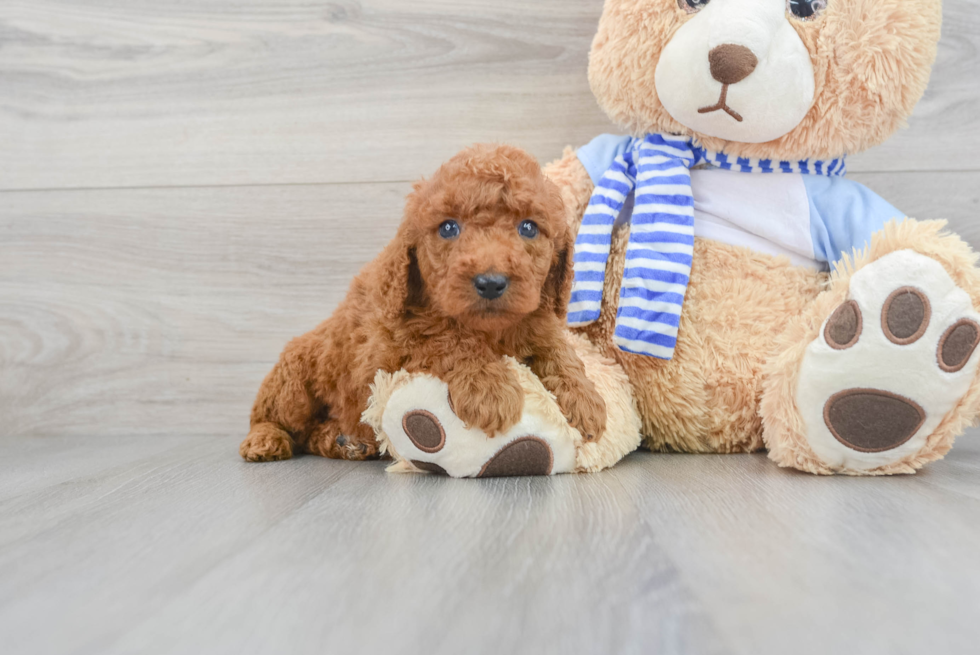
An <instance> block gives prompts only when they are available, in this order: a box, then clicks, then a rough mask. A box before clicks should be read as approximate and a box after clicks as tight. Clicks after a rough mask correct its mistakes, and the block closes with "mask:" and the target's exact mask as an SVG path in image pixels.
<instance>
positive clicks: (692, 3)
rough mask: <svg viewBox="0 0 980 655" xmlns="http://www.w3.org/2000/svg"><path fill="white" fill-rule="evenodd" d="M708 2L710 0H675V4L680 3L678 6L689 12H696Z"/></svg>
mask: <svg viewBox="0 0 980 655" xmlns="http://www.w3.org/2000/svg"><path fill="white" fill-rule="evenodd" d="M709 2H711V0H677V4H678V5H680V8H681V9H683V10H684V11H686V12H687V13H689V14H696V13H697V12H699V11H701V10H702V9H704V8H705V7H707V6H708V3H709Z"/></svg>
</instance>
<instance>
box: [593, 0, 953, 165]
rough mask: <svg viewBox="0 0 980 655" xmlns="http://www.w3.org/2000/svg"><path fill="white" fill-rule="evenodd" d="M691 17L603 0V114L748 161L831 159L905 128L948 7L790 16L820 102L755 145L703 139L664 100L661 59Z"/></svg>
mask: <svg viewBox="0 0 980 655" xmlns="http://www.w3.org/2000/svg"><path fill="white" fill-rule="evenodd" d="M693 18H694V17H693V16H692V15H691V14H689V13H688V12H686V11H684V10H683V9H681V8H680V6H679V5H678V2H677V0H606V4H605V10H604V12H603V15H602V20H601V22H600V24H599V31H598V33H597V34H596V37H595V41H594V42H593V47H592V53H591V57H590V66H589V80H590V82H591V84H592V89H593V91H594V93H595V95H596V98H597V99H598V100H599V104H600V105H601V106H602V107H603V109H605V111H606V113H607V114H609V116H610V117H611V118H612V119H613V120H614V121H615V122H616V123H618V124H619V125H620V126H621V127H622V128H623V129H625V130H627V131H628V132H630V133H631V134H633V135H634V136H642V135H645V134H648V133H650V132H670V133H674V134H685V135H691V136H696V137H699V139H700V141H701V142H702V143H703V144H704V145H705V146H706V147H707V148H708V149H710V150H717V151H724V152H726V153H728V154H730V155H739V156H744V157H770V158H773V159H802V158H807V157H817V158H833V157H838V156H840V155H843V154H853V153H856V152H860V151H862V150H866V149H868V148H870V147H872V146H874V145H877V144H880V143H882V142H883V141H885V139H887V138H888V137H889V136H891V135H892V134H893V133H894V132H895V130H897V129H898V128H899V127H902V126H903V125H904V124H905V121H906V119H907V117H908V116H909V115H910V114H911V113H912V109H913V107H914V106H915V104H916V102H918V100H919V98H920V97H921V96H922V94H923V92H924V91H925V88H926V85H927V84H928V81H929V74H930V71H931V67H932V64H933V61H934V60H935V56H936V46H937V43H938V41H939V34H940V24H941V20H942V3H941V2H940V0H830V2H829V3H828V6H827V9H826V10H825V11H824V12H823V13H822V14H821V15H820V16H819V17H817V18H815V19H814V20H810V21H800V20H796V19H795V18H790V17H787V20H789V21H790V23H791V24H792V26H793V28H794V29H795V30H796V31H797V33H798V34H799V36H800V38H801V39H802V41H803V43H804V44H805V45H806V48H807V50H809V52H810V57H811V61H812V64H813V68H814V73H815V82H816V92H815V100H814V103H813V106H812V107H811V108H810V111H809V113H808V114H807V115H806V116H805V118H804V119H803V121H802V122H800V124H799V125H798V126H797V127H796V128H795V129H793V130H792V131H790V132H789V133H787V134H785V135H783V136H782V137H779V138H778V139H775V140H773V141H769V142H766V143H758V144H749V143H739V142H735V141H726V140H723V139H717V138H711V137H706V136H703V135H699V134H697V133H695V132H693V131H692V130H690V129H688V128H687V127H685V126H684V125H682V124H680V123H679V122H677V121H676V120H674V118H673V117H671V115H670V114H669V113H667V111H666V110H665V109H664V107H663V105H662V104H661V102H660V98H659V96H658V93H657V89H656V86H655V83H654V73H655V70H656V68H657V62H658V61H659V57H660V53H661V51H662V50H663V49H664V47H665V46H666V44H667V43H668V42H669V41H670V40H671V38H672V37H673V36H674V34H675V33H676V32H677V30H678V29H679V28H680V27H681V25H683V24H684V23H685V22H687V21H689V20H692V19H693ZM692 65H694V64H693V63H692ZM704 65H705V66H706V65H707V62H705V63H704Z"/></svg>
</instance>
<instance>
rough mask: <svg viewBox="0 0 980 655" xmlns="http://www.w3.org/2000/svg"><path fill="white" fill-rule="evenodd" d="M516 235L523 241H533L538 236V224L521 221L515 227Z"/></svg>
mask: <svg viewBox="0 0 980 655" xmlns="http://www.w3.org/2000/svg"><path fill="white" fill-rule="evenodd" d="M517 233H518V234H520V235H521V236H522V237H524V238H525V239H533V238H534V237H536V236H538V224H537V223H535V222H534V221H522V222H521V224H520V225H518V226H517Z"/></svg>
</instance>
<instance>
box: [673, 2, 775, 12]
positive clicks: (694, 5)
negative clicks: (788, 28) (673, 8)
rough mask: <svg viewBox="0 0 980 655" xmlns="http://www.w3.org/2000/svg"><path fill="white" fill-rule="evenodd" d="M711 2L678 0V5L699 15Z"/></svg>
mask: <svg viewBox="0 0 980 655" xmlns="http://www.w3.org/2000/svg"><path fill="white" fill-rule="evenodd" d="M791 1H792V0H787V2H791ZM709 2H711V0H677V4H678V5H679V6H680V8H681V9H683V10H684V11H686V12H687V13H689V14H696V13H698V12H699V11H701V10H702V9H704V8H705V7H707V6H708V3H709Z"/></svg>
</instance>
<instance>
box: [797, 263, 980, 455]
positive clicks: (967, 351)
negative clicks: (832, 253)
mask: <svg viewBox="0 0 980 655" xmlns="http://www.w3.org/2000/svg"><path fill="white" fill-rule="evenodd" d="M848 296H849V297H848V299H847V300H846V301H845V302H844V303H843V304H841V305H840V306H839V307H838V308H837V309H836V310H835V311H834V312H833V313H832V314H831V316H830V317H829V318H828V319H827V321H826V323H825V325H824V326H823V330H822V331H821V338H819V339H817V340H816V341H814V342H813V343H811V344H810V346H809V347H808V348H807V352H806V355H805V358H804V360H803V365H802V369H801V371H800V379H799V386H798V390H797V398H796V402H797V406H798V407H799V408H800V412H801V414H802V418H803V420H804V422H805V424H806V438H807V441H808V442H809V446H810V448H811V449H812V451H813V452H814V453H815V454H816V456H817V457H818V458H819V459H820V460H821V461H822V462H823V464H824V465H825V466H827V467H828V468H830V469H832V470H837V471H848V472H874V471H876V470H879V471H880V470H882V467H888V466H890V465H893V464H895V463H896V462H900V461H912V460H913V459H914V458H915V456H916V455H917V453H919V451H921V450H922V449H923V448H924V447H925V445H926V442H927V440H928V439H929V437H930V435H932V433H933V432H934V431H936V430H937V428H938V427H939V426H940V425H941V424H942V422H943V419H944V418H945V417H946V415H947V414H949V413H950V412H951V411H952V410H953V408H954V407H955V406H956V405H957V403H959V401H960V400H961V399H962V398H963V396H965V395H966V394H967V392H968V391H969V390H970V386H971V384H972V382H973V380H974V377H975V375H976V370H977V365H978V360H980V358H978V357H977V356H976V353H977V350H978V346H980V314H978V313H977V312H976V311H975V310H974V308H973V304H972V302H971V300H970V297H969V295H967V293H966V292H965V291H963V290H962V289H960V288H959V287H958V286H956V284H955V283H954V282H953V280H952V278H951V277H950V276H949V274H948V273H947V272H946V270H945V269H944V268H943V267H942V265H940V264H939V263H938V262H936V261H935V260H933V259H931V258H929V257H926V256H924V255H920V254H918V253H916V252H913V251H910V250H902V251H898V252H894V253H892V254H890V255H887V256H885V257H882V258H881V259H879V260H877V261H875V262H873V263H871V264H869V265H868V266H865V267H864V268H862V269H860V270H859V271H857V272H856V273H855V274H854V276H853V277H852V279H851V282H850V288H849V293H848Z"/></svg>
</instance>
